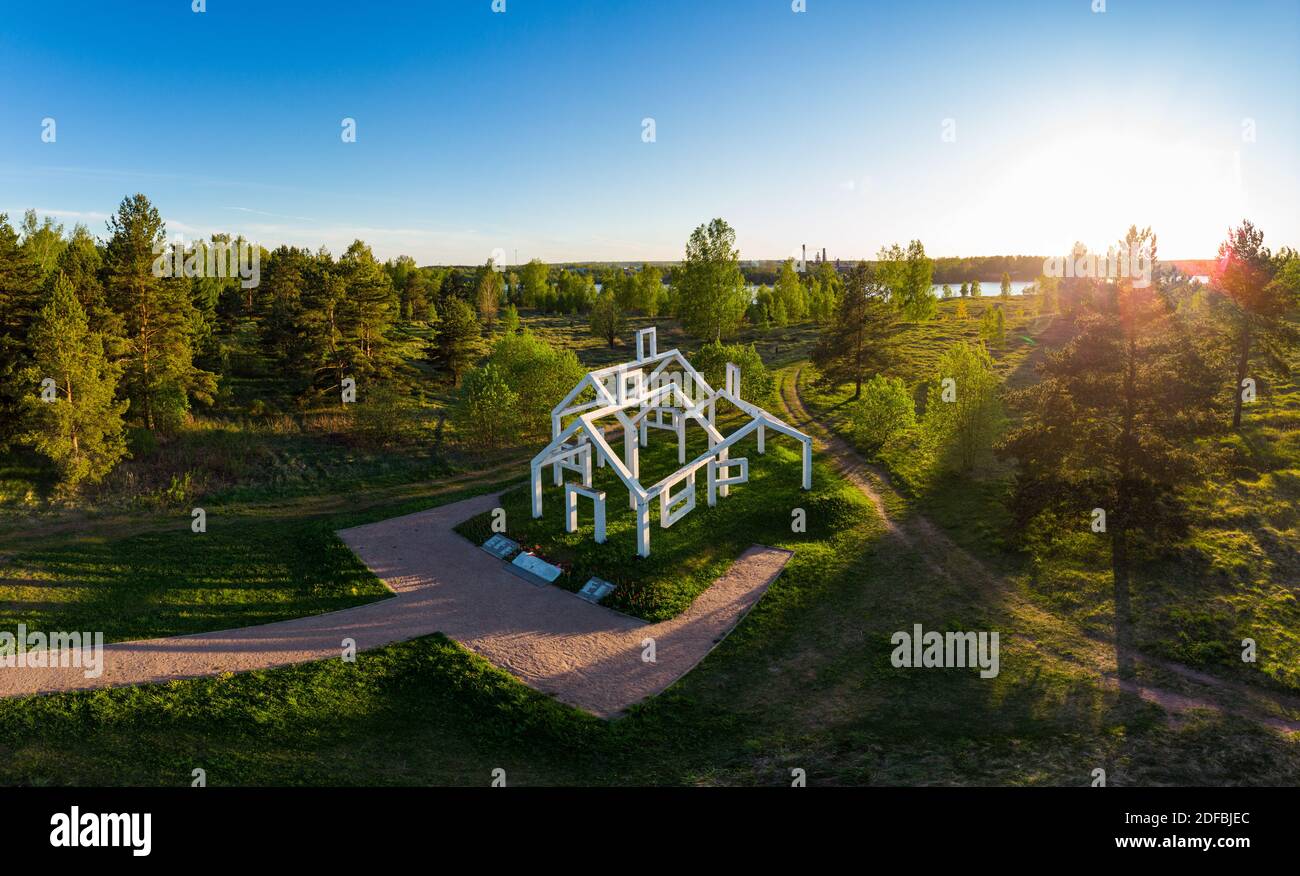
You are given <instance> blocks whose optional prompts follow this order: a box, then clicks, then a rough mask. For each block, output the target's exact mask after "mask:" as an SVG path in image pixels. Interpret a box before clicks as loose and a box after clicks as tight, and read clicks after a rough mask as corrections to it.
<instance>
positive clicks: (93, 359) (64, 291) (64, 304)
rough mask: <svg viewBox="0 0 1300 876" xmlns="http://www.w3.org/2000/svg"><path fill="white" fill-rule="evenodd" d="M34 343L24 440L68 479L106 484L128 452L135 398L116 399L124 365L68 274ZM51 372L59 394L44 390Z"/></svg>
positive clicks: (36, 327)
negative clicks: (94, 327)
mask: <svg viewBox="0 0 1300 876" xmlns="http://www.w3.org/2000/svg"><path fill="white" fill-rule="evenodd" d="M30 343H31V348H32V363H31V365H30V366H29V368H28V369H27V372H26V373H27V378H28V379H27V380H26V381H24V382H25V383H26V384H27V386H28V387H30V392H29V394H28V395H27V396H26V398H25V399H24V416H23V425H24V433H23V435H22V440H23V441H24V442H26V443H29V444H31V445H32V446H33V447H35V449H36V450H37V451H38V452H39V453H41V454H43V455H44V456H47V457H49V459H50V460H51V461H53V462H54V464H55V465H56V466H57V467H58V469H59V472H60V474H61V481H62V484H63V486H65V487H69V488H70V487H75V486H76V485H77V484H80V483H82V482H83V481H85V482H89V483H98V482H99V481H100V480H102V479H103V478H104V476H105V475H106V474H108V472H109V471H111V470H112V468H113V466H114V465H116V464H117V462H118V460H120V459H121V458H122V457H124V456H126V440H125V438H124V437H123V433H122V416H123V415H124V414H125V413H126V409H127V407H128V406H129V404H130V402H128V401H125V400H123V401H116V400H115V394H116V392H117V382H118V378H119V376H120V375H121V366H120V365H118V364H116V363H110V362H109V361H108V359H107V357H106V356H105V355H104V344H103V339H102V337H101V336H100V334H99V333H98V332H94V331H91V330H90V325H89V320H88V319H87V316H86V312H85V310H84V309H83V308H82V306H81V303H80V302H79V301H78V300H77V296H76V294H75V293H74V291H73V288H72V284H71V283H70V282H69V281H68V279H67V278H66V277H64V276H63V275H62V274H57V275H56V279H55V282H54V283H53V285H52V288H51V290H50V292H49V294H48V295H47V296H46V298H45V301H44V304H43V306H42V307H41V309H40V311H39V312H38V313H37V315H36V318H35V321H34V322H33V324H32V328H31V335H30ZM46 379H49V380H53V381H54V389H55V397H54V399H53V400H47V399H45V398H44V397H43V396H42V394H41V393H40V392H39V388H40V385H41V383H42V381H44V380H46Z"/></svg>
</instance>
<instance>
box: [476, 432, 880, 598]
mask: <svg viewBox="0 0 1300 876" xmlns="http://www.w3.org/2000/svg"><path fill="white" fill-rule="evenodd" d="M741 422H742V421H741V420H739V419H735V420H733V421H732V422H730V423H727V422H726V420H724V419H721V418H720V419H719V428H720V429H721V430H722V432H723V434H724V435H725V434H727V433H728V432H729V431H731V430H733V429H735V428H737V427H738V426H739V425H741ZM687 436H688V440H687V451H686V455H687V458H688V459H693V458H695V456H697V455H698V454H700V453H703V452H704V451H705V450H706V449H707V439H706V436H705V433H704V431H703V429H700V428H699V427H697V426H693V427H691V428H688V430H687ZM766 446H767V453H766V455H762V456H760V455H759V454H758V448H757V441H756V439H754V438H753V437H752V436H751V437H750V438H749V439H747V440H744V441H741V442H739V443H737V444H736V445H734V446H733V449H732V453H731V458H732V459H738V458H741V457H745V458H748V459H749V476H750V481H749V483H747V484H740V485H737V486H733V487H732V488H731V491H730V495H729V496H727V497H726V498H722V497H719V498H718V504H717V506H716V507H714V508H709V507H708V504H707V501H706V487H705V479H704V474H703V473H700V474H699V475H698V484H697V485H696V504H695V509H694V510H693V511H691V512H690V513H688V514H687V515H686V516H685V517H683V518H681V519H680V520H678V521H677V522H676V523H674V524H673V525H672V526H671V527H670V528H668V529H661V528H659V523H658V514H659V506H658V503H657V502H656V503H655V504H654V505H653V506H652V508H651V514H650V517H651V522H650V556H649V557H638V556H637V554H636V515H635V512H634V511H632V510H631V509H630V508H629V504H628V499H627V489H626V488H625V487H623V484H622V481H620V480H619V479H618V477H617V476H616V475H615V474H614V473H613V469H612V468H596V469H595V470H594V478H593V484H594V486H595V488H596V489H598V490H604V491H605V494H606V504H605V509H606V510H605V520H606V541H605V543H604V544H603V545H601V544H596V542H595V540H594V538H593V523H592V509H591V502H590V500H586V499H580V502H579V506H578V522H579V527H578V530H577V531H576V532H573V533H566V532H565V531H564V491H563V488H561V487H556V486H553V485H552V483H551V481H550V478H549V474H550V472H549V471H547V472H546V473H545V474H546V475H547V477H546V478H545V480H544V481H543V503H542V512H543V513H542V516H541V517H540V518H538V519H536V520H534V519H533V517H532V508H531V503H530V499H529V495H528V490H527V489H524V488H519V489H515V490H511V491H509V492H507V493H506V494H505V495H504V496H503V497H502V507H503V508H504V509H505V512H506V518H505V519H506V530H505V534H506V535H508V536H509V537H510V538H513V539H514V540H515V541H517V542H519V543H520V544H521V545H522V546H524V547H525V548H528V549H531V550H533V551H534V552H536V553H538V554H539V555H541V556H542V557H544V558H546V559H548V560H550V561H551V562H553V563H556V564H558V565H560V566H561V568H563V569H564V570H565V571H564V573H563V574H562V575H561V576H560V577H559V578H558V579H556V581H555V584H556V585H557V586H560V587H563V588H565V589H566V590H571V591H577V590H580V589H581V588H582V586H583V584H585V583H586V582H587V579H588V578H590V577H591V576H593V575H594V576H596V577H598V578H604V579H605V580H606V581H610V582H612V583H614V584H616V585H617V586H618V589H617V590H616V591H615V592H614V593H612V594H611V595H610V596H608V597H606V599H605V602H604V604H605V605H608V606H609V607H611V608H615V609H618V610H620V611H624V612H626V613H628V614H632V615H635V616H637V617H641V618H644V619H646V620H649V621H660V620H665V619H667V618H670V617H674V616H676V615H678V614H680V613H681V612H682V611H684V610H685V609H686V608H687V607H688V606H689V605H690V604H691V602H692V601H693V600H694V599H695V597H696V596H698V595H699V594H700V593H701V592H702V591H704V590H705V589H706V588H707V587H708V586H709V585H710V584H712V583H713V581H714V580H715V579H716V578H718V576H720V575H721V574H722V573H723V572H725V571H726V570H727V568H728V566H730V565H731V563H732V562H733V561H734V560H735V559H736V558H737V557H738V556H739V555H740V553H741V551H743V550H744V549H745V548H747V547H749V546H750V545H752V544H766V545H771V546H773V547H785V548H789V549H791V550H796V551H798V550H800V549H801V548H802V547H803V546H806V545H808V544H812V543H820V542H824V541H825V540H826V539H827V538H828V537H829V536H830V535H831V534H832V533H833V532H835V531H837V530H839V529H841V528H848V527H852V526H856V525H859V524H860V523H861V522H862V512H861V508H860V505H858V504H857V503H855V502H853V501H851V499H850V497H849V496H848V494H849V493H851V492H852V491H851V489H850V488H848V487H847V486H846V485H845V484H844V483H843V482H842V481H840V480H839V479H838V478H835V477H833V476H832V475H831V474H830V472H829V470H828V469H826V468H825V467H823V466H816V465H815V466H814V473H813V489H812V491H810V492H805V491H804V490H803V489H801V487H800V484H801V477H802V475H801V471H802V469H801V464H800V458H801V457H800V446H799V445H798V444H797V442H795V441H794V440H793V439H789V438H785V437H779V436H775V435H772V436H769V438H768V440H767V445H766ZM615 449H616V450H618V449H619V448H618V447H617V446H616V448H615ZM676 469H677V441H676V438H675V437H674V436H673V435H672V434H671V433H669V432H664V431H658V430H650V433H649V446H648V447H646V448H643V449H642V451H641V473H642V478H641V483H642V484H643V485H647V486H648V485H650V484H653V483H655V482H656V481H657V480H659V479H660V478H662V477H663V476H665V475H668V474H670V473H672V472H673V471H675V470H676ZM677 489H681V487H680V486H679V487H678V488H677ZM795 508H803V509H804V510H805V511H806V516H807V531H806V532H804V533H795V532H793V531H792V527H791V521H792V512H793V510H794V509H795ZM491 522H492V514H491V513H485V514H481V515H478V516H477V517H474V518H471V519H470V520H467V521H465V522H464V523H462V524H461V525H460V526H458V527H457V528H456V529H457V531H458V532H460V533H461V534H462V535H464V536H466V537H467V538H469V539H470V540H471V541H473V542H475V543H476V544H482V543H483V542H484V541H486V540H487V539H488V538H489V537H490V536H491V535H492V528H491Z"/></svg>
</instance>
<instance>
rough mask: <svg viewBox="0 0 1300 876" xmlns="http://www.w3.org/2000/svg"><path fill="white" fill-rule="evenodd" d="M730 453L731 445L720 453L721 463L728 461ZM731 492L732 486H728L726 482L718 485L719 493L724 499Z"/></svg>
mask: <svg viewBox="0 0 1300 876" xmlns="http://www.w3.org/2000/svg"><path fill="white" fill-rule="evenodd" d="M730 453H731V448H730V447H728V448H727V449H726V450H723V451H722V452H721V453H719V454H718V462H719V463H723V462H726V461H727V456H728V455H729V454H730ZM730 493H731V487H729V486H727V485H726V484H723V485H722V486H720V487H718V495H719V496H721V497H722V498H724V499H725V498H727V496H728V495H730Z"/></svg>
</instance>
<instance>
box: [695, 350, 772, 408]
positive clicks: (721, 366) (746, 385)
mask: <svg viewBox="0 0 1300 876" xmlns="http://www.w3.org/2000/svg"><path fill="white" fill-rule="evenodd" d="M690 360H691V365H693V366H694V367H695V369H696V370H697V371H699V372H700V373H701V374H703V375H704V379H705V380H707V381H709V383H710V385H712V386H713V388H714V389H719V388H721V387H723V386H726V383H727V363H728V362H732V363H734V364H736V365H739V366H740V396H741V398H742V399H744V400H745V401H747V402H752V403H753V404H756V405H758V406H760V407H767V406H769V405H771V404H772V403H773V402H775V400H776V380H775V379H774V378H773V377H772V375H771V374H769V373H768V370H767V366H766V365H764V364H763V357H762V356H760V355H758V350H756V349H754V345H753V344H750V345H749V346H747V347H746V346H745V345H743V344H723V343H721V342H719V341H713V342H711V343H708V344H705V345H704V346H703V347H701V348H700V349H699V350H698V351H697V352H696V353H695V354H694V355H693V356H691V357H690Z"/></svg>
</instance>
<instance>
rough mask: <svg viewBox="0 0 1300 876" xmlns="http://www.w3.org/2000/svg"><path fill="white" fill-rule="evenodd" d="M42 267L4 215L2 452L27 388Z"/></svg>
mask: <svg viewBox="0 0 1300 876" xmlns="http://www.w3.org/2000/svg"><path fill="white" fill-rule="evenodd" d="M40 287H41V268H40V265H38V264H37V263H36V261H35V259H34V258H33V257H32V254H31V252H30V251H29V250H27V249H25V248H24V247H22V246H21V245H20V244H19V242H18V233H17V232H16V231H15V230H14V228H13V226H12V225H10V224H9V217H8V216H7V215H6V214H4V213H0V449H5V448H7V447H8V446H9V444H10V442H11V441H12V440H13V439H14V437H15V434H16V432H17V428H18V419H19V410H20V405H21V400H22V399H23V398H24V397H25V396H26V394H27V387H25V386H22V385H21V381H20V380H19V372H20V371H21V370H22V369H23V368H24V367H25V366H26V364H27V362H28V348H27V336H28V333H29V331H30V329H31V325H32V320H33V319H34V318H35V316H36V311H37V308H38V307H39V304H40Z"/></svg>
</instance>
